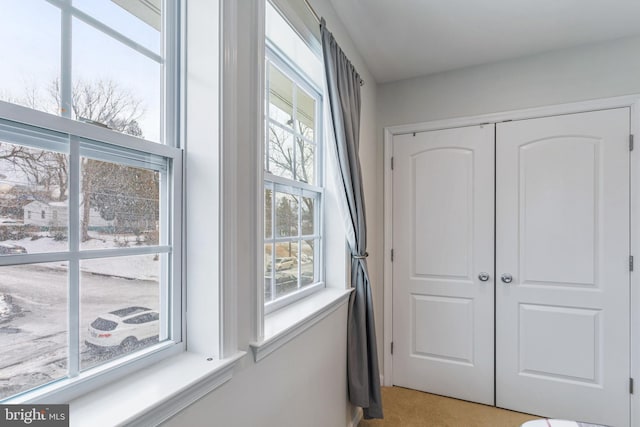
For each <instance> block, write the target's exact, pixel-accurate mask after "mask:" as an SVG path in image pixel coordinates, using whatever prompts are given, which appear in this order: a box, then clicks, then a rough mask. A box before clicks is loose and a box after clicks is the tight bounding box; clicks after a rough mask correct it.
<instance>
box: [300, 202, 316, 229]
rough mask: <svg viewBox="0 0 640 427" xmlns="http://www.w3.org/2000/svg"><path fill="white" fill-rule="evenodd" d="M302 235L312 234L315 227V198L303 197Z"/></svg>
mask: <svg viewBox="0 0 640 427" xmlns="http://www.w3.org/2000/svg"><path fill="white" fill-rule="evenodd" d="M301 208H302V235H304V236H312V235H314V234H316V229H315V200H314V199H312V198H310V197H303V198H302V206H301Z"/></svg>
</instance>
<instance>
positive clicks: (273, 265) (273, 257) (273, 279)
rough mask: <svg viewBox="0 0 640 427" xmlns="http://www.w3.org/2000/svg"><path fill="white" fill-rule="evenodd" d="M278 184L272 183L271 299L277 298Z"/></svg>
mask: <svg viewBox="0 0 640 427" xmlns="http://www.w3.org/2000/svg"><path fill="white" fill-rule="evenodd" d="M276 201H277V198H276V185H275V183H271V238H272V239H274V242H273V243H272V244H271V299H272V300H274V299H276V243H275V238H276Z"/></svg>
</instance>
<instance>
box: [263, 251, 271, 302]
mask: <svg viewBox="0 0 640 427" xmlns="http://www.w3.org/2000/svg"><path fill="white" fill-rule="evenodd" d="M272 252H273V245H272V244H271V243H268V244H266V245H264V301H265V302H269V301H271V300H272V299H273V295H272V293H271V278H272V277H273V253H272Z"/></svg>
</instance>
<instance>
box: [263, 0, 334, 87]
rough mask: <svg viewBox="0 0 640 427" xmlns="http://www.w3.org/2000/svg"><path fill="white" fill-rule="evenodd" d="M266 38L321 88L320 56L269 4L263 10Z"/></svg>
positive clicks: (322, 77)
mask: <svg viewBox="0 0 640 427" xmlns="http://www.w3.org/2000/svg"><path fill="white" fill-rule="evenodd" d="M265 15H266V16H265V18H266V19H265V20H266V28H265V33H266V36H267V38H268V39H269V40H270V41H271V42H272V43H273V44H274V45H275V46H278V49H279V50H281V51H282V52H283V53H284V54H285V56H287V57H288V58H289V59H290V60H291V62H293V63H294V64H296V66H298V67H300V69H301V70H302V71H303V72H304V73H305V74H306V75H307V76H309V78H310V79H311V81H313V82H315V84H316V85H317V86H319V87H321V86H322V82H323V79H324V75H323V72H322V70H323V67H322V62H321V58H320V57H321V54H320V55H316V54H315V53H314V52H313V51H311V49H310V48H309V46H308V45H307V43H305V42H304V41H303V40H302V39H301V38H300V36H299V35H298V33H297V32H296V31H295V30H294V29H293V28H291V26H290V25H289V23H288V22H287V21H286V20H285V19H284V18H283V17H282V16H281V15H280V14H279V13H278V12H277V11H276V10H275V9H274V7H273V6H272V5H271V3H270V2H266V8H265Z"/></svg>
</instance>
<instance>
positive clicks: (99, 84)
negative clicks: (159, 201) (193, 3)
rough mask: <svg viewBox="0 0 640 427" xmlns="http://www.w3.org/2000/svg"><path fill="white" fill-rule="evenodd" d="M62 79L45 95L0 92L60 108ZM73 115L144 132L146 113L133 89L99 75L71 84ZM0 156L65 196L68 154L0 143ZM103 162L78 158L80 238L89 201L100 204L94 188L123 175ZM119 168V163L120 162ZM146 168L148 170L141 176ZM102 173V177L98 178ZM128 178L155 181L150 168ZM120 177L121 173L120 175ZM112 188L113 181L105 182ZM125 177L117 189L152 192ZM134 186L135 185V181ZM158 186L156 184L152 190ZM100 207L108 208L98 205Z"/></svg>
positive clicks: (31, 104) (128, 131)
mask: <svg viewBox="0 0 640 427" xmlns="http://www.w3.org/2000/svg"><path fill="white" fill-rule="evenodd" d="M60 93H61V91H60V81H59V79H57V78H56V79H54V80H53V81H52V82H51V83H50V84H49V85H48V87H47V90H46V94H45V95H44V96H43V95H42V94H41V93H40V92H39V91H38V90H37V89H29V90H27V91H25V94H24V96H23V97H22V98H12V97H10V96H7V95H6V94H3V95H4V96H0V98H3V99H5V100H7V101H9V102H13V103H16V104H20V105H24V106H27V107H30V108H34V109H38V110H41V111H46V112H49V113H52V114H56V115H57V114H60V113H61V112H62V102H61V96H60ZM72 110H73V111H72V116H73V118H75V119H77V120H80V121H85V122H89V123H92V124H96V125H101V126H104V127H107V128H109V129H113V130H115V131H118V132H122V133H126V134H129V135H133V136H137V137H142V136H143V133H142V129H141V128H140V125H139V122H138V120H139V119H140V118H141V117H142V116H143V115H144V108H143V107H142V101H141V100H140V99H139V98H138V97H137V96H135V95H134V94H133V93H132V92H131V91H129V90H126V89H123V88H122V87H121V86H120V85H119V84H118V83H117V82H116V81H114V80H111V79H103V80H96V81H86V80H77V81H76V82H74V84H73V88H72ZM1 159H4V160H7V161H10V162H12V163H13V164H15V165H16V167H18V168H20V170H22V171H23V172H24V174H25V175H26V176H28V177H29V180H30V181H33V182H34V183H36V184H41V185H44V186H45V187H47V188H49V187H50V186H52V185H56V186H57V187H58V188H59V191H58V195H57V199H58V200H59V201H64V200H66V198H67V192H68V177H69V169H68V160H67V155H66V154H63V153H56V152H52V151H46V150H37V149H31V148H26V147H22V146H18V145H10V144H0V160H1ZM110 165H111V164H109V163H107V162H102V161H98V160H94V159H90V158H82V163H81V167H82V177H81V178H82V188H81V195H82V199H81V203H82V224H81V237H82V240H83V241H86V240H88V239H89V238H90V236H89V233H88V229H89V220H90V213H91V212H90V211H91V207H92V204H99V203H100V202H99V200H101V199H100V198H98V197H92V195H93V194H94V193H95V194H97V193H103V192H102V188H101V186H102V185H103V183H104V179H105V178H107V177H111V178H113V179H116V178H122V177H123V175H122V170H121V171H120V172H121V174H120V175H119V176H115V175H111V176H109V175H108V173H107V172H108V171H107V170H106V169H109V168H111V169H109V170H110V171H111V172H113V170H112V166H110ZM121 168H122V167H121ZM145 173H147V174H149V175H150V176H142V177H141V176H140V175H144V174H145ZM99 177H101V178H102V181H101V180H100V179H99ZM129 178H130V179H141V180H142V181H144V182H153V181H154V180H155V179H156V178H155V176H154V172H152V171H146V170H141V171H140V172H139V173H138V174H137V175H136V176H131V175H129ZM121 181H122V179H121ZM108 185H110V186H111V188H113V185H112V183H111V184H108ZM123 185H124V183H123V182H121V183H120V185H119V187H118V188H119V189H120V190H119V191H129V190H131V191H134V192H136V191H141V192H145V191H146V192H147V194H145V197H148V196H149V194H148V192H149V191H151V192H152V193H153V187H152V188H149V189H146V190H145V189H140V188H130V189H127V188H124V187H123ZM134 187H136V186H135V185H134ZM156 192H157V190H156ZM100 210H101V211H102V212H106V211H107V210H105V209H104V208H103V209H100Z"/></svg>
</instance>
